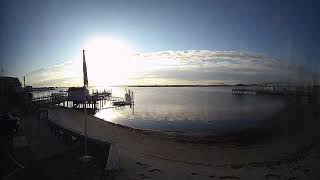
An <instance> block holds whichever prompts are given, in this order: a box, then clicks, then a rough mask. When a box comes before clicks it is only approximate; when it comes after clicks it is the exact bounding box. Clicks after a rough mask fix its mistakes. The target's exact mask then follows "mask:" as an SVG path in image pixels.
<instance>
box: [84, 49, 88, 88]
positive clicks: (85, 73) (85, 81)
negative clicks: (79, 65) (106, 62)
mask: <svg viewBox="0 0 320 180" xmlns="http://www.w3.org/2000/svg"><path fill="white" fill-rule="evenodd" d="M83 85H84V86H85V87H88V75H87V64H86V57H85V54H84V50H83Z"/></svg>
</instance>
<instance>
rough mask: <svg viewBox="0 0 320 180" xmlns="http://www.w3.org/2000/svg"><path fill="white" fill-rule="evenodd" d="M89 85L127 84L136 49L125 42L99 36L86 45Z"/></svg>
mask: <svg viewBox="0 0 320 180" xmlns="http://www.w3.org/2000/svg"><path fill="white" fill-rule="evenodd" d="M84 49H85V50H86V61H87V67H88V78H89V85H90V81H91V82H92V83H91V85H93V84H94V85H115V84H125V83H127V81H128V78H129V74H130V73H131V69H132V61H131V58H132V57H133V55H134V51H133V50H132V49H131V48H130V47H129V46H128V45H127V44H126V43H124V42H122V41H120V40H117V39H113V38H109V37H99V38H94V39H92V40H90V41H89V42H88V43H87V44H86V45H85V48H84Z"/></svg>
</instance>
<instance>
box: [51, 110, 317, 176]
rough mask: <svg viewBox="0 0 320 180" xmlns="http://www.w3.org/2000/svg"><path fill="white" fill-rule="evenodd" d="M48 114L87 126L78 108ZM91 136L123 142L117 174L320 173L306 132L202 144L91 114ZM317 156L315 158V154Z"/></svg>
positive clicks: (65, 122) (66, 123) (76, 127)
mask: <svg viewBox="0 0 320 180" xmlns="http://www.w3.org/2000/svg"><path fill="white" fill-rule="evenodd" d="M49 117H50V119H52V120H54V121H56V122H57V123H59V124H61V125H62V126H64V127H66V128H70V129H73V130H76V131H81V130H82V125H83V119H84V116H83V113H81V112H79V111H75V110H72V109H66V108H54V109H50V110H49ZM88 135H89V136H90V137H93V138H99V139H103V140H105V141H108V142H113V143H117V144H118V147H119V153H120V167H121V171H120V173H118V174H117V175H116V179H144V178H152V179H219V178H220V179H237V178H240V179H272V178H274V179H279V178H282V177H283V176H286V177H288V178H290V177H291V176H292V177H298V178H302V179H305V178H307V177H309V178H310V177H311V176H312V177H315V176H317V177H320V176H318V175H317V174H315V173H317V172H319V170H320V169H319V166H318V165H314V164H315V163H316V162H318V161H317V160H319V159H320V158H319V156H318V152H319V150H318V149H319V148H318V146H317V145H315V146H312V147H313V148H312V149H311V148H308V149H306V148H305V147H307V146H308V145H309V144H310V142H308V139H306V138H304V137H305V136H303V137H300V136H294V137H287V136H285V137H282V138H278V139H276V140H274V141H273V142H272V143H268V144H260V145H251V146H232V145H222V144H219V145H215V144H199V143H192V141H190V142H179V141H176V140H175V139H174V138H167V137H165V136H158V135H154V134H152V133H144V132H142V131H137V130H132V129H130V128H124V127H121V126H117V125H114V124H112V123H109V122H105V121H103V120H100V119H98V118H95V117H92V116H89V120H88ZM298 149H306V150H305V151H301V153H300V154H302V155H301V156H303V159H302V160H298V161H296V158H293V160H292V159H291V161H289V160H290V157H291V154H296V151H297V150H298ZM306 153H307V154H308V155H307V156H308V157H309V159H308V158H307V157H306V155H305V154H306ZM312 155H314V156H315V157H312V158H310V156H312ZM281 159H282V160H281ZM279 160H280V161H279ZM319 162H320V161H319ZM304 163H305V164H307V165H305V164H304ZM316 169H317V171H316Z"/></svg>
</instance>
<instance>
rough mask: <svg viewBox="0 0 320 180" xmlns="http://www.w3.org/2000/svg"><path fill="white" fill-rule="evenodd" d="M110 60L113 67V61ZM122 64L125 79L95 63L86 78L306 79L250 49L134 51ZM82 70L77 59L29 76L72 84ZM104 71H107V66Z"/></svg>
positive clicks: (212, 81) (131, 80) (159, 80)
mask: <svg viewBox="0 0 320 180" xmlns="http://www.w3.org/2000/svg"><path fill="white" fill-rule="evenodd" d="M109 63H111V66H112V62H109ZM124 65H125V66H128V67H126V68H125V69H126V70H127V71H130V72H128V73H127V75H128V76H127V77H126V78H122V79H125V81H121V82H120V81H119V82H117V81H108V78H109V79H112V78H115V77H116V76H121V75H122V74H120V73H119V74H117V71H114V70H113V71H112V73H113V74H112V76H110V74H105V72H103V69H104V68H97V67H98V66H96V65H94V67H92V66H91V67H90V66H88V69H89V81H92V82H95V81H96V82H112V84H117V83H118V84H216V83H259V82H270V81H271V82H272V81H287V80H301V77H303V78H309V76H307V75H306V74H303V72H302V70H301V68H299V67H297V66H295V65H292V64H289V63H287V62H286V61H283V60H280V59H276V58H273V57H271V56H268V55H265V54H261V53H252V52H235V51H211V50H188V51H161V52H151V53H137V54H134V55H133V56H132V57H131V58H129V59H127V61H126V63H125V64H124ZM90 68H91V69H90ZM109 68H110V67H109ZM112 68H115V69H116V68H119V69H120V68H123V67H112ZM81 70H82V69H81V60H80V59H78V60H73V61H67V62H66V63H63V64H57V65H54V66H51V67H47V68H43V69H39V70H37V71H34V72H31V73H29V74H28V76H29V79H30V81H31V84H32V85H34V86H49V85H50V86H52V85H53V86H75V85H80V84H81V80H82V74H81ZM97 71H98V72H97ZM99 71H101V72H100V73H102V76H99V78H102V79H105V81H101V80H99V81H97V77H94V79H91V80H90V72H94V73H99ZM105 71H108V69H107V67H106V69H105ZM99 85H101V84H99Z"/></svg>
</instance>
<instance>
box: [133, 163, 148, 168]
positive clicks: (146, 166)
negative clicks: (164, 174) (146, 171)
mask: <svg viewBox="0 0 320 180" xmlns="http://www.w3.org/2000/svg"><path fill="white" fill-rule="evenodd" d="M136 164H138V165H139V166H142V167H143V168H148V167H150V166H149V165H147V164H143V163H141V162H136Z"/></svg>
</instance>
